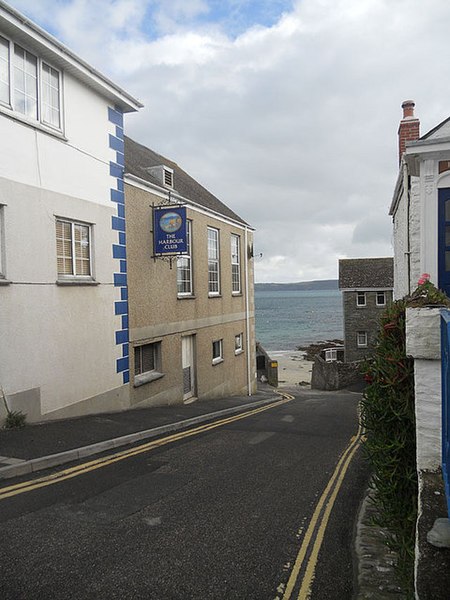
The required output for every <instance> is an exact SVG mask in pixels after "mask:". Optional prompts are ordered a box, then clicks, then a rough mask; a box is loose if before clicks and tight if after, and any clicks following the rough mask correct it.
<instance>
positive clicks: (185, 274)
mask: <svg viewBox="0 0 450 600" xmlns="http://www.w3.org/2000/svg"><path fill="white" fill-rule="evenodd" d="M191 232H192V223H191V221H189V220H188V221H186V234H187V235H186V240H187V247H186V250H187V253H186V254H183V255H182V256H178V258H177V293H178V296H181V297H182V296H192V294H193V285H192V234H191Z"/></svg>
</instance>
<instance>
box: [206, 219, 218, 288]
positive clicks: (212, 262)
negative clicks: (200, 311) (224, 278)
mask: <svg viewBox="0 0 450 600" xmlns="http://www.w3.org/2000/svg"><path fill="white" fill-rule="evenodd" d="M208 293H209V295H210V296H218V295H219V294H220V249H219V230H218V229H213V228H212V227H208Z"/></svg>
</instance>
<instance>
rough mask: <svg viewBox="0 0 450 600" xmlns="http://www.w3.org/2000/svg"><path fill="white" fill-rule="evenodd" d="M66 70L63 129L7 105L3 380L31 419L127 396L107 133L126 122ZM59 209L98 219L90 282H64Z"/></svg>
mask: <svg viewBox="0 0 450 600" xmlns="http://www.w3.org/2000/svg"><path fill="white" fill-rule="evenodd" d="M63 79H64V90H63V91H64V94H63V95H64V115H65V119H64V128H63V133H62V134H58V133H56V132H55V133H51V132H48V131H43V130H42V128H39V127H33V126H31V125H29V124H24V123H23V122H22V121H21V120H19V119H15V118H12V117H11V116H8V115H7V114H6V113H5V111H4V110H2V111H0V137H1V139H2V140H7V143H4V144H1V145H0V205H2V207H3V208H2V214H3V224H2V232H3V235H4V240H3V244H2V245H3V247H2V250H3V252H2V254H3V257H2V258H3V274H4V276H5V277H4V279H2V280H0V385H1V386H2V387H3V389H4V391H5V393H6V395H7V397H8V400H9V403H10V405H11V408H12V409H20V410H23V411H24V412H26V413H27V416H28V420H29V421H32V420H40V419H46V418H57V417H62V416H66V415H76V414H83V413H85V412H96V411H100V410H113V409H117V408H123V407H124V406H125V405H126V404H127V402H128V400H127V392H126V389H127V386H124V376H123V373H122V372H117V371H118V368H117V361H118V360H120V359H121V358H122V357H123V348H122V347H121V346H119V345H116V340H115V332H116V331H118V330H121V329H122V326H123V323H122V316H123V315H121V314H115V313H116V312H117V311H116V305H117V302H119V301H120V300H121V292H120V289H119V288H118V287H115V286H114V279H113V275H114V273H115V272H117V271H120V268H121V267H120V264H119V261H118V260H116V259H114V258H113V245H114V244H117V240H118V232H117V231H116V230H113V228H112V218H113V217H115V218H116V217H117V215H118V205H117V203H115V202H112V201H111V189H117V186H118V178H117V173H112V172H111V164H110V163H111V162H115V161H116V159H117V152H116V151H114V150H112V149H111V148H110V137H109V136H110V135H113V136H115V135H116V134H117V133H118V130H117V127H116V123H114V122H112V121H111V120H110V116H111V112H110V109H111V107H110V106H109V104H108V102H107V101H106V99H104V98H102V97H100V96H99V95H97V94H96V93H94V92H93V91H92V90H90V89H89V88H87V87H86V86H85V85H82V84H81V83H79V82H78V81H77V80H75V79H74V78H73V77H71V76H70V74H68V73H64V78H63ZM117 115H118V116H119V117H121V115H119V113H117ZM57 217H63V218H66V219H70V220H76V221H83V222H86V223H88V224H90V225H91V226H92V239H91V249H92V267H93V279H94V282H93V283H92V285H71V286H62V285H60V284H59V283H58V282H57V279H58V276H57V264H56V239H55V220H56V218H57Z"/></svg>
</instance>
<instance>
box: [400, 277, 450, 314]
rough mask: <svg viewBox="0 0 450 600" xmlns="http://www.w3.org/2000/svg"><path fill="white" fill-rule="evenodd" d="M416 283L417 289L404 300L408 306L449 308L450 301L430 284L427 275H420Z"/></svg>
mask: <svg viewBox="0 0 450 600" xmlns="http://www.w3.org/2000/svg"><path fill="white" fill-rule="evenodd" d="M417 283H418V286H417V289H416V290H415V291H414V292H413V293H412V294H411V295H410V296H409V297H407V298H406V300H407V302H408V306H412V307H420V306H450V300H449V299H448V297H447V296H446V294H444V292H442V291H441V290H439V289H438V288H437V287H436V286H434V285H433V284H432V283H431V281H430V276H429V275H428V273H424V274H423V275H421V277H420V278H419V281H418V282H417Z"/></svg>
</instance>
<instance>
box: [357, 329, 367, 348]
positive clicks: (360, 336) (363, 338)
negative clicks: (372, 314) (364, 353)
mask: <svg viewBox="0 0 450 600" xmlns="http://www.w3.org/2000/svg"><path fill="white" fill-rule="evenodd" d="M356 345H357V346H358V348H367V331H358V333H357V334H356Z"/></svg>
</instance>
